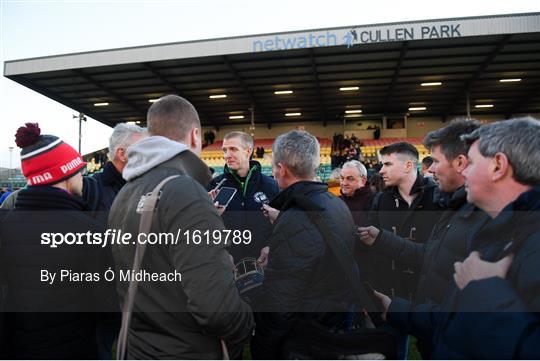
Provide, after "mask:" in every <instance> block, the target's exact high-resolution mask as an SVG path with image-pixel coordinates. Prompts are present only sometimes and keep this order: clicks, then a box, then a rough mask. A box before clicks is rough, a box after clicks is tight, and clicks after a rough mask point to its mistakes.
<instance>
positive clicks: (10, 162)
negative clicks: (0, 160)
mask: <svg viewBox="0 0 540 361" xmlns="http://www.w3.org/2000/svg"><path fill="white" fill-rule="evenodd" d="M12 156H13V147H9V174H8V177H9V179H10V180H11V186H12V187H13V170H12V169H13V163H12Z"/></svg>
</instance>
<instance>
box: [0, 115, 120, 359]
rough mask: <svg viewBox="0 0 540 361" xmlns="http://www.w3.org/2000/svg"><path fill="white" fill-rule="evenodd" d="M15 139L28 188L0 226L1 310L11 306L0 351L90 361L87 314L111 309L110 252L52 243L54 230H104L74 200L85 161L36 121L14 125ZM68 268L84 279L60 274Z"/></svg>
mask: <svg viewBox="0 0 540 361" xmlns="http://www.w3.org/2000/svg"><path fill="white" fill-rule="evenodd" d="M16 143H17V145H18V146H19V147H21V148H22V152H21V164H22V171H23V174H24V176H25V177H26V178H27V182H28V186H27V187H26V188H25V189H23V190H21V191H20V193H19V196H18V198H17V203H16V207H15V208H14V209H13V210H12V211H11V212H10V213H9V214H8V215H7V216H6V217H5V218H4V220H3V221H2V227H1V228H0V239H1V240H2V248H1V252H2V262H1V264H0V266H2V268H3V271H4V272H1V273H4V274H5V276H6V284H7V290H8V292H7V299H6V305H5V307H6V309H5V310H6V311H8V312H10V313H8V314H6V319H5V321H6V325H5V326H6V330H5V331H6V332H5V336H6V337H7V338H8V341H7V342H6V345H7V346H8V348H7V349H6V348H2V349H1V350H0V352H1V353H2V355H1V356H2V358H4V357H5V358H8V359H18V358H21V359H95V358H97V356H98V354H97V343H96V337H95V335H96V326H97V322H96V317H95V315H96V314H95V313H94V312H111V311H114V310H117V307H118V306H117V304H115V302H114V301H115V297H114V295H115V291H114V285H113V284H112V283H110V282H105V281H104V279H103V277H104V272H105V271H106V270H107V269H108V268H109V267H111V266H112V259H111V256H110V253H109V252H107V251H106V250H104V249H103V248H102V247H101V246H100V245H89V244H87V243H84V242H83V244H65V243H62V244H55V245H54V246H51V242H52V241H51V238H52V237H53V235H54V237H55V239H56V240H59V241H60V236H62V238H64V239H66V240H67V239H70V238H71V240H73V238H72V237H68V236H69V235H71V236H73V235H74V234H75V235H76V234H86V233H87V232H90V234H94V233H100V232H102V231H103V230H104V229H103V228H102V227H101V225H100V224H99V223H97V222H95V221H94V220H93V219H92V218H90V217H89V216H88V215H87V214H86V213H84V212H83V211H84V210H85V205H84V202H83V201H82V200H81V199H80V198H79V197H80V196H81V194H82V175H81V171H82V170H84V169H85V166H86V164H85V163H84V162H83V161H82V157H81V156H80V155H79V154H78V153H77V151H76V150H75V149H73V148H72V147H71V146H69V145H68V144H66V143H64V142H62V141H61V140H60V139H58V138H57V137H55V136H52V135H41V131H40V129H39V127H38V125H37V124H32V123H27V124H26V126H25V127H21V128H19V129H18V130H17V135H16ZM47 236H48V237H47ZM44 237H45V238H44ZM67 271H69V273H70V274H72V275H75V276H78V275H84V278H82V279H76V278H72V277H71V276H69V277H67V275H66V272H67ZM53 274H54V275H55V277H54V278H52V275H53ZM62 274H64V275H65V276H66V277H64V276H62ZM88 275H90V278H88ZM44 276H46V277H45V279H44Z"/></svg>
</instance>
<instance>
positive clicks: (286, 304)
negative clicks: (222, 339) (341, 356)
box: [251, 131, 357, 359]
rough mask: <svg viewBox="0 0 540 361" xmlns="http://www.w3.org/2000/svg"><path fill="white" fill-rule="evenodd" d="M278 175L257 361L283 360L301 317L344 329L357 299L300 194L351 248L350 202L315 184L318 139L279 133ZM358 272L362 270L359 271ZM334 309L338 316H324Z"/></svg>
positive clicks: (276, 149) (256, 340)
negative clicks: (319, 209)
mask: <svg viewBox="0 0 540 361" xmlns="http://www.w3.org/2000/svg"><path fill="white" fill-rule="evenodd" d="M272 150H273V160H272V162H273V164H272V167H273V173H274V177H275V178H276V180H277V182H278V185H279V187H280V189H281V190H282V191H281V193H279V195H278V196H277V197H276V198H275V199H274V200H273V201H272V202H271V204H270V206H271V207H273V208H276V209H278V210H279V211H280V213H279V216H278V217H277V219H276V220H275V222H274V230H273V232H272V235H271V237H270V249H271V250H272V251H271V253H270V255H269V262H268V267H267V270H266V272H265V280H264V283H263V286H262V287H263V290H262V297H261V298H262V301H261V304H260V311H263V312H261V313H258V314H257V317H258V319H257V322H256V332H255V337H254V339H253V342H252V348H251V350H252V354H253V357H254V358H256V359H279V358H282V357H283V355H282V346H283V342H284V341H285V338H286V337H287V334H288V333H289V332H290V331H291V328H292V326H293V324H294V323H295V321H297V320H298V319H300V318H301V319H312V320H319V321H320V322H322V323H323V325H324V326H325V327H329V328H330V327H335V328H339V327H340V326H343V325H342V323H345V321H346V318H345V314H344V313H339V312H347V311H349V310H351V309H352V308H351V307H352V306H353V304H354V302H353V295H352V292H351V286H350V285H349V284H348V281H347V279H346V277H345V275H344V272H343V271H341V268H340V267H341V266H340V264H338V263H337V260H336V259H335V257H334V256H333V254H332V253H331V251H330V250H329V248H328V247H327V245H326V242H325V240H324V238H323V236H322V235H321V233H320V232H319V231H318V230H317V228H316V226H315V225H314V223H313V222H312V221H311V220H310V218H309V216H308V214H307V212H306V211H305V210H304V209H303V208H302V207H300V206H299V203H298V201H297V197H308V198H309V199H310V200H311V201H312V202H314V203H315V204H317V205H320V206H321V207H322V208H323V209H324V211H323V213H324V220H325V222H326V223H327V224H328V226H329V227H330V229H331V230H332V231H333V232H335V233H336V235H338V236H339V237H336V238H335V239H336V240H338V241H339V242H341V246H342V247H344V248H345V249H347V250H349V251H350V252H352V251H351V250H352V249H353V247H354V243H355V230H354V222H353V219H352V216H351V213H350V212H349V210H348V209H347V206H346V205H345V203H343V201H342V200H340V199H339V198H336V197H335V196H333V195H332V194H330V193H328V190H327V185H326V184H324V183H318V182H315V181H314V179H315V176H316V169H317V167H318V166H319V157H320V156H319V153H320V149H319V143H318V142H317V139H316V138H315V137H314V136H312V135H311V134H309V133H307V132H302V131H291V132H289V133H286V134H283V135H280V136H279V137H278V138H277V139H276V141H275V142H274V145H273V148H272ZM356 271H357V270H356ZM332 312H335V313H336V314H334V315H333V316H334V317H328V318H327V317H325V316H326V315H329V313H332Z"/></svg>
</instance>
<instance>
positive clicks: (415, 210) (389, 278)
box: [360, 142, 440, 300]
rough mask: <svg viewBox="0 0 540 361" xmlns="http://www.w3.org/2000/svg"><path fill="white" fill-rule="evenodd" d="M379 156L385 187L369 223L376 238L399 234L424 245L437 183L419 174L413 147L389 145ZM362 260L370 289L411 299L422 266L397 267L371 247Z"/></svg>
mask: <svg viewBox="0 0 540 361" xmlns="http://www.w3.org/2000/svg"><path fill="white" fill-rule="evenodd" d="M380 153H381V156H382V163H383V167H382V168H381V170H380V174H381V176H382V177H383V180H384V183H385V185H386V188H385V190H384V191H383V192H381V193H379V194H378V195H376V196H375V197H374V199H373V206H372V211H371V212H370V215H369V217H368V224H369V225H371V226H373V227H374V228H376V229H378V230H381V232H379V234H378V235H377V237H378V238H383V237H384V238H388V237H390V236H392V235H398V236H401V237H403V238H407V239H409V240H411V241H414V242H416V243H420V244H424V243H425V242H426V241H427V239H428V237H429V235H430V234H431V230H432V228H433V225H434V224H435V223H436V222H437V220H438V218H439V217H440V214H439V213H438V212H437V211H438V210H439V209H440V206H439V203H438V201H439V192H438V191H437V184H436V183H435V182H434V181H433V180H432V179H431V178H424V177H423V176H422V174H421V173H420V172H419V171H418V168H417V167H418V151H417V150H416V148H415V147H414V146H413V145H412V144H409V143H406V142H401V143H395V144H391V145H388V146H386V147H384V148H382V149H381V151H380ZM371 231H373V228H371ZM364 258H365V260H366V261H365V262H364V265H363V268H362V271H364V272H365V274H366V276H367V278H368V279H369V281H370V282H371V283H372V286H373V288H375V289H376V290H378V291H380V292H382V293H385V294H389V295H392V296H393V297H395V296H400V297H404V298H407V299H411V300H412V298H413V295H414V293H415V291H416V286H417V283H418V275H419V274H418V272H419V271H420V268H421V267H420V266H421V264H420V265H418V264H416V265H411V266H412V267H411V266H409V265H406V264H405V265H404V264H399V263H398V260H397V259H395V258H389V257H386V255H382V254H381V253H379V252H376V251H374V250H373V249H371V248H367V249H366V251H365V257H364ZM360 267H362V265H360Z"/></svg>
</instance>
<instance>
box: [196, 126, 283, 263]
mask: <svg viewBox="0 0 540 361" xmlns="http://www.w3.org/2000/svg"><path fill="white" fill-rule="evenodd" d="M252 154H253V138H252V137H251V136H250V135H249V134H246V133H244V132H230V133H228V134H226V135H225V137H224V138H223V156H224V158H225V162H226V164H225V168H224V172H223V174H221V175H219V176H217V177H215V178H214V179H213V180H212V182H211V183H210V184H209V185H208V187H207V190H209V191H211V192H212V191H213V190H214V188H215V187H216V186H217V184H218V183H220V182H221V181H222V180H223V179H225V182H224V183H222V187H231V188H235V189H236V194H235V195H234V197H233V198H232V200H231V202H230V203H229V205H228V206H227V209H226V210H225V212H224V213H223V214H222V217H223V221H224V222H225V226H227V228H228V229H231V230H242V231H243V230H249V231H250V232H251V237H252V238H251V242H250V243H249V244H239V245H234V244H233V245H231V248H230V250H229V251H230V253H231V255H232V256H233V258H234V261H235V262H239V261H241V260H242V259H243V258H246V257H253V258H257V259H258V261H259V263H260V264H261V265H262V266H266V263H267V259H268V252H269V247H268V238H269V237H270V234H271V233H272V225H271V223H270V221H269V220H268V219H267V218H266V217H265V216H264V214H263V212H262V210H261V209H262V206H263V205H264V204H267V203H269V202H270V200H271V199H272V198H274V197H275V196H276V194H278V192H279V189H278V186H277V183H276V181H275V180H273V179H272V178H270V177H268V176H266V175H264V174H262V172H261V165H260V164H259V162H257V161H254V160H251V161H250V159H251V156H252ZM213 193H215V192H213Z"/></svg>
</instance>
